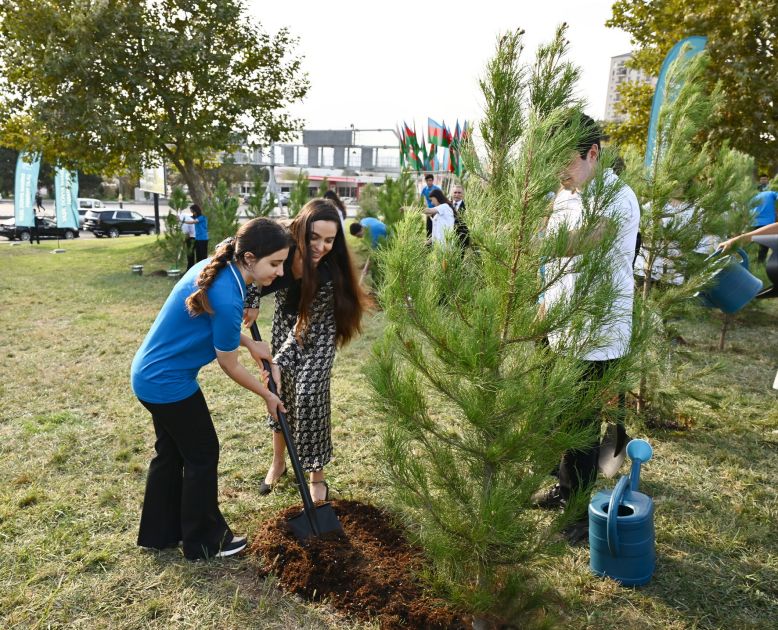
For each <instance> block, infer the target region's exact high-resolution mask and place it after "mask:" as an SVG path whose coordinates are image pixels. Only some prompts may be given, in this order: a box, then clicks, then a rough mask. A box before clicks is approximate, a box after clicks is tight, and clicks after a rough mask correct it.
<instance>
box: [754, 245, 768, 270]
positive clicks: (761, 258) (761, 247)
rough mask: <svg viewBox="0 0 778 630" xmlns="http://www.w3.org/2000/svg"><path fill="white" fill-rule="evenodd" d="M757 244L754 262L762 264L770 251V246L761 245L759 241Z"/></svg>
mask: <svg viewBox="0 0 778 630" xmlns="http://www.w3.org/2000/svg"><path fill="white" fill-rule="evenodd" d="M757 245H758V246H759V253H758V254H757V256H756V262H758V263H759V264H761V265H764V264H765V262H766V261H767V254H768V252H769V251H770V248H769V247H767V246H766V245H762V244H761V243H757Z"/></svg>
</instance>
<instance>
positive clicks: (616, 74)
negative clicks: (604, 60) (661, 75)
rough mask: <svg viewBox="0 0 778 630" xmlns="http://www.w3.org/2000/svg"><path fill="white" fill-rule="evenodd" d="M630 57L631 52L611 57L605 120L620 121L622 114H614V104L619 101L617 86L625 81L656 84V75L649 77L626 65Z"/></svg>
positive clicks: (622, 118)
mask: <svg viewBox="0 0 778 630" xmlns="http://www.w3.org/2000/svg"><path fill="white" fill-rule="evenodd" d="M630 59H632V53H626V54H624V55H618V56H616V57H611V69H610V74H609V75H608V96H607V98H606V99H605V122H621V121H622V120H624V116H623V115H622V114H616V104H617V103H618V102H619V86H620V85H621V84H622V83H625V82H626V81H635V82H639V83H650V84H651V85H654V86H655V85H656V77H649V76H648V75H647V74H646V73H645V72H643V71H642V70H635V69H633V68H628V67H627V62H628V61H629V60H630Z"/></svg>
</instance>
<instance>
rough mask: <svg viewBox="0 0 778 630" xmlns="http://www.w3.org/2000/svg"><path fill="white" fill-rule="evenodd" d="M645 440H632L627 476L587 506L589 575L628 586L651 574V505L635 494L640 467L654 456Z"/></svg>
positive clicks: (652, 531) (654, 562) (652, 519)
mask: <svg viewBox="0 0 778 630" xmlns="http://www.w3.org/2000/svg"><path fill="white" fill-rule="evenodd" d="M653 452H654V451H653V449H652V448H651V445H650V444H649V443H648V442H646V441H645V440H632V441H631V442H630V443H629V444H628V445H627V456H628V457H629V458H630V459H631V460H632V470H631V471H630V474H629V476H628V477H627V476H626V475H625V476H624V477H622V478H621V479H619V482H618V483H617V484H616V487H615V488H614V490H613V491H612V492H611V491H609V490H603V491H600V492H598V493H597V494H596V495H595V496H594V498H593V499H592V501H591V503H590V504H589V554H590V555H589V567H590V568H591V570H592V573H594V574H595V575H599V576H601V577H609V578H612V579H614V580H616V581H617V582H620V583H621V584H624V585H627V586H639V585H641V584H646V583H647V582H648V581H649V580H650V579H651V576H652V575H653V574H654V566H655V565H656V550H655V537H654V502H653V501H652V500H651V498H650V497H648V496H646V495H645V494H642V493H641V492H638V485H639V484H640V466H641V464H643V462H647V461H648V460H649V459H651V455H653Z"/></svg>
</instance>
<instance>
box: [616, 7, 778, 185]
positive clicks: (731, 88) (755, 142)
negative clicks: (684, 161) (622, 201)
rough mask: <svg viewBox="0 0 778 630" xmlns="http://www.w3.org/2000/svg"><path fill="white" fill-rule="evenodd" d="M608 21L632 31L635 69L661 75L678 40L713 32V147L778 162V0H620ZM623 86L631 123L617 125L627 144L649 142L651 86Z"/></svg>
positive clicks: (765, 163) (710, 39) (710, 85)
mask: <svg viewBox="0 0 778 630" xmlns="http://www.w3.org/2000/svg"><path fill="white" fill-rule="evenodd" d="M606 24H607V26H610V27H614V28H621V29H623V30H625V31H627V32H628V33H629V34H630V35H631V36H632V39H633V41H634V43H635V44H637V46H638V50H637V51H636V52H635V55H634V57H633V59H632V61H631V64H632V66H633V67H635V68H638V69H641V70H644V71H646V72H647V73H649V74H650V75H653V76H657V74H658V73H659V69H660V67H661V64H662V61H663V60H664V57H665V56H666V55H667V53H668V52H669V51H670V49H671V48H672V47H673V45H675V43H676V42H678V41H679V40H681V39H683V38H685V37H689V36H691V35H705V36H707V37H708V45H707V49H708V51H709V52H710V56H711V60H712V63H711V64H710V67H709V72H708V73H707V75H706V77H705V81H706V83H707V85H708V90H709V91H711V90H712V89H713V86H714V85H715V84H716V82H718V81H721V86H722V90H723V95H724V100H723V107H722V108H721V109H719V110H718V111H717V114H716V123H715V124H714V125H712V126H711V127H710V129H709V130H708V132H707V138H708V139H710V140H711V141H713V144H714V146H721V144H722V143H723V141H724V140H729V142H730V145H731V146H732V147H734V148H736V149H739V150H740V151H743V152H745V153H748V154H750V155H752V156H754V157H755V158H756V161H757V164H758V165H760V166H761V167H762V168H765V169H767V168H771V169H773V171H774V170H775V169H776V167H778V142H776V140H777V139H778V116H777V115H776V105H777V103H776V88H775V86H776V76H778V56H777V55H776V52H777V51H776V37H777V36H778V4H776V3H775V2H774V1H771V0H721V1H720V2H708V1H707V0H616V2H615V3H614V4H613V16H612V17H611V19H610V20H608V22H607V23H606ZM627 86H628V87H626V88H625V89H623V90H622V91H621V95H622V111H623V112H625V113H627V114H628V115H629V118H628V119H627V121H626V122H625V123H623V124H621V125H615V126H614V128H613V129H612V130H611V131H612V135H613V137H614V139H616V140H617V141H620V142H622V143H629V144H636V145H641V144H642V145H643V146H645V137H646V133H647V129H648V115H647V112H649V111H650V109H651V98H652V95H653V90H646V89H636V88H635V87H634V86H632V85H630V84H627Z"/></svg>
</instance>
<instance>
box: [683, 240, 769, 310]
mask: <svg viewBox="0 0 778 630" xmlns="http://www.w3.org/2000/svg"><path fill="white" fill-rule="evenodd" d="M736 251H737V253H738V254H740V257H741V258H742V259H743V262H742V263H740V264H738V263H737V262H735V261H734V260H732V259H733V257H732V256H729V259H730V260H731V261H732V262H729V263H728V264H726V265H725V266H724V267H722V268H721V269H719V270H718V271H717V272H716V273H714V274H713V277H712V279H711V284H710V286H709V287H708V288H706V289H705V290H704V291H700V292H699V293H697V297H698V298H700V300H701V301H702V303H703V304H704V305H705V306H710V307H711V308H718V309H721V310H722V311H723V312H725V313H727V314H728V315H731V314H732V313H737V312H738V311H739V310H740V309H741V308H743V307H744V306H745V305H746V304H748V303H749V302H750V301H751V300H753V299H754V298H755V297H756V295H757V293H759V292H760V291H761V290H762V281H761V280H760V279H759V278H757V277H756V276H754V275H753V274H751V272H750V271H749V270H748V254H746V252H745V250H743V249H741V248H740V247H738V248H737V250H736ZM719 253H720V251H716V252H714V253H713V254H711V255H710V256H708V258H711V256H716V255H717V254H719ZM706 260H707V258H706Z"/></svg>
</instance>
